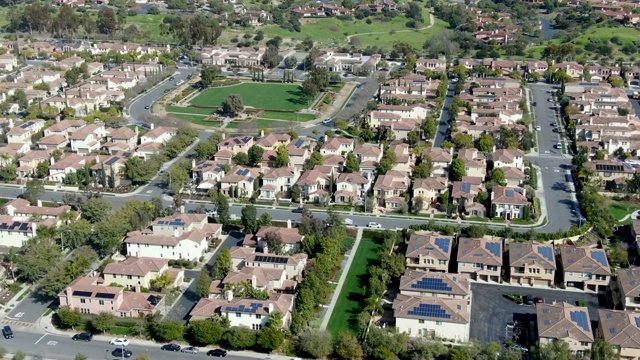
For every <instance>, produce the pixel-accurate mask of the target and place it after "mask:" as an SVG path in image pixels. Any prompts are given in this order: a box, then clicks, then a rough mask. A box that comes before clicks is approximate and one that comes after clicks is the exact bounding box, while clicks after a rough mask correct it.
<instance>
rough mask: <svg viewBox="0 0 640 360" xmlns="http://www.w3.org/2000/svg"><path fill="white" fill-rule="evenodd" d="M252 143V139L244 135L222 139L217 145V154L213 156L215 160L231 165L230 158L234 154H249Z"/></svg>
mask: <svg viewBox="0 0 640 360" xmlns="http://www.w3.org/2000/svg"><path fill="white" fill-rule="evenodd" d="M254 143H255V142H254V140H253V137H252V136H246V135H245V136H234V137H230V138H227V139H224V140H222V141H221V142H219V143H218V152H216V154H215V155H214V157H215V160H217V161H226V162H228V163H231V158H232V157H233V156H234V155H235V154H238V153H247V152H249V148H250V147H252V146H253V144H254Z"/></svg>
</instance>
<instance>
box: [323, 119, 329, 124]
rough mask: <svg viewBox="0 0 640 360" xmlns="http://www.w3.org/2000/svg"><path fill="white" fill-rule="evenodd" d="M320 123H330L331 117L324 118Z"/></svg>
mask: <svg viewBox="0 0 640 360" xmlns="http://www.w3.org/2000/svg"><path fill="white" fill-rule="evenodd" d="M322 123H323V124H325V125H326V124H330V123H331V119H324V120H322Z"/></svg>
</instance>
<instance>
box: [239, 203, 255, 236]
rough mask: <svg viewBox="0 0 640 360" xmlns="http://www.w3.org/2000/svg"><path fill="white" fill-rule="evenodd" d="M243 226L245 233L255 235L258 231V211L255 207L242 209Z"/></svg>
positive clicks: (248, 206) (250, 206) (246, 206)
mask: <svg viewBox="0 0 640 360" xmlns="http://www.w3.org/2000/svg"><path fill="white" fill-rule="evenodd" d="M241 222H242V226H244V232H245V233H251V234H255V233H256V232H257V231H258V210H257V209H256V207H255V206H253V205H245V206H244V207H243V208H242V218H241Z"/></svg>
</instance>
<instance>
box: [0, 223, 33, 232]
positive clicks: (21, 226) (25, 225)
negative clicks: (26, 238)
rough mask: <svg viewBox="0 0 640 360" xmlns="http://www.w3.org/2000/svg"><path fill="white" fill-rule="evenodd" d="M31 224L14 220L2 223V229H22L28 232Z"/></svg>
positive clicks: (0, 228)
mask: <svg viewBox="0 0 640 360" xmlns="http://www.w3.org/2000/svg"><path fill="white" fill-rule="evenodd" d="M30 228H31V226H30V225H29V223H26V222H21V221H14V222H11V223H0V230H9V231H21V232H26V231H30Z"/></svg>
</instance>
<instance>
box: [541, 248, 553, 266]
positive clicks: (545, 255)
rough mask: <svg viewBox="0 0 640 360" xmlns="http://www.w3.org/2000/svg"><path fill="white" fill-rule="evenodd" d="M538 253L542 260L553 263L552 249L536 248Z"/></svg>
mask: <svg viewBox="0 0 640 360" xmlns="http://www.w3.org/2000/svg"><path fill="white" fill-rule="evenodd" d="M538 253H539V254H540V255H542V257H543V258H545V259H547V260H549V261H550V262H553V249H551V248H550V247H547V246H538Z"/></svg>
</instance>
